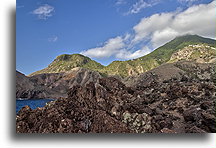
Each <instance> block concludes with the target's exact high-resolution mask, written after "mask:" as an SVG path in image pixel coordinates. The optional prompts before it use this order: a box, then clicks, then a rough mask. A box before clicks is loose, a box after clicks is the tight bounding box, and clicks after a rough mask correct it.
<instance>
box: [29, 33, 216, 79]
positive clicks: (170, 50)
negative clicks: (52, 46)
mask: <svg viewBox="0 0 216 148" xmlns="http://www.w3.org/2000/svg"><path fill="white" fill-rule="evenodd" d="M197 44H202V45H203V46H202V47H203V48H205V50H207V51H208V54H209V55H207V56H208V57H210V58H212V57H214V56H215V49H213V48H215V40H213V39H209V38H204V37H201V36H198V35H183V36H178V37H176V38H174V39H173V40H171V41H170V42H168V43H166V44H164V45H163V46H161V47H159V48H157V49H155V50H154V51H153V52H151V53H150V54H148V55H145V56H143V57H140V58H137V59H133V60H127V61H113V62H112V63H111V64H109V65H108V66H103V65H101V64H100V63H98V62H96V61H94V60H91V59H90V58H89V57H86V56H83V55H81V54H72V55H69V54H63V55H60V56H58V57H57V58H56V59H55V60H54V61H53V62H52V63H51V64H50V65H49V66H48V67H47V68H45V69H42V70H40V71H36V72H34V73H32V74H30V76H32V75H36V74H41V73H59V72H66V71H69V70H71V69H73V68H75V67H82V68H87V69H90V70H93V71H98V72H100V73H101V74H104V75H119V76H121V77H127V76H130V75H136V74H140V73H144V72H146V71H149V70H151V69H153V68H155V67H158V66H159V65H161V64H163V63H167V62H170V59H171V57H172V55H173V54H174V53H176V52H178V51H179V50H182V49H184V48H185V47H187V46H190V45H197ZM208 47H212V48H208ZM190 50H196V48H194V49H193V48H192V49H190ZM191 54H194V53H193V51H192V52H191ZM189 56H190V55H189ZM199 56H200V54H199V53H197V51H196V56H193V58H194V57H195V58H199ZM189 58H190V57H189ZM195 58H194V60H196V59H195ZM182 59H183V58H182ZM175 61H176V59H175ZM211 61H214V60H212V59H211Z"/></svg>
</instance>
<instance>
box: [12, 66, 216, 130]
mask: <svg viewBox="0 0 216 148" xmlns="http://www.w3.org/2000/svg"><path fill="white" fill-rule="evenodd" d="M178 66H179V67H180V65H178ZM181 66H182V65H181ZM182 67H184V68H185V67H186V66H185V65H183V66H182ZM197 69H198V70H199V68H197ZM210 70H211V69H210V68H209V71H208V70H206V71H202V70H201V71H200V73H199V74H203V73H204V72H208V73H210ZM151 77H152V78H151V81H148V82H147V83H145V85H141V84H140V83H137V85H136V86H133V87H129V86H126V85H125V84H124V83H122V82H121V81H120V80H118V79H116V78H113V77H107V78H100V79H99V81H98V82H90V83H88V84H87V85H86V86H82V85H75V86H73V87H72V88H71V89H70V90H69V91H68V97H67V98H61V99H58V100H56V101H53V102H50V103H48V104H47V105H46V106H45V107H43V108H37V109H36V110H31V109H30V108H29V107H28V106H26V107H24V108H23V109H21V110H20V111H19V113H18V115H17V118H16V129H17V133H205V132H216V117H215V88H216V86H215V78H213V77H212V75H210V78H209V79H208V80H207V78H206V79H199V78H198V77H195V76H193V75H186V74H185V75H181V76H180V77H178V79H177V78H174V77H173V78H170V79H166V80H163V81H158V79H157V78H158V76H157V75H152V76H151ZM138 84H139V85H138Z"/></svg>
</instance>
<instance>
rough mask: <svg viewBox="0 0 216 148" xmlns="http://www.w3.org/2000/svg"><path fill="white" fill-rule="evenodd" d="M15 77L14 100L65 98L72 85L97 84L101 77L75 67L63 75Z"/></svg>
mask: <svg viewBox="0 0 216 148" xmlns="http://www.w3.org/2000/svg"><path fill="white" fill-rule="evenodd" d="M21 76H22V77H21ZM17 77H18V78H17V83H16V84H17V93H16V98H60V97H67V92H68V90H69V89H70V88H71V87H73V86H74V85H78V84H79V85H85V84H87V83H89V82H97V81H98V79H99V78H100V77H101V76H100V74H99V73H97V72H94V71H91V70H87V69H84V68H79V67H77V68H74V69H72V70H71V71H68V72H65V73H46V74H38V75H34V76H31V77H26V76H25V75H23V74H21V73H19V72H17ZM22 86H24V87H22Z"/></svg>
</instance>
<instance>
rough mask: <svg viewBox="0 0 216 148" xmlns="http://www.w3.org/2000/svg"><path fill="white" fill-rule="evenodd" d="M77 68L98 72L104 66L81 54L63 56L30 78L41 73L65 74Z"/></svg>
mask: <svg viewBox="0 0 216 148" xmlns="http://www.w3.org/2000/svg"><path fill="white" fill-rule="evenodd" d="M75 67H83V68H87V69H91V70H94V71H98V69H102V68H103V67H104V66H103V65H101V64H100V63H97V62H96V61H94V60H91V59H90V58H89V57H86V56H83V55H81V54H72V55H69V54H63V55H60V56H58V57H57V58H56V59H55V60H54V61H53V62H52V63H51V64H50V65H49V66H48V67H47V68H45V69H42V70H40V71H36V72H34V73H32V74H30V76H32V75H36V74H41V73H58V72H65V71H69V70H71V69H73V68H75Z"/></svg>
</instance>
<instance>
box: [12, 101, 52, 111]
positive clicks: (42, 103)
mask: <svg viewBox="0 0 216 148" xmlns="http://www.w3.org/2000/svg"><path fill="white" fill-rule="evenodd" d="M53 100H54V99H31V100H16V113H18V111H19V110H20V109H22V108H23V107H24V106H26V105H28V106H29V107H30V108H31V109H36V108H37V107H43V106H45V105H46V103H47V102H50V101H53Z"/></svg>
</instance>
